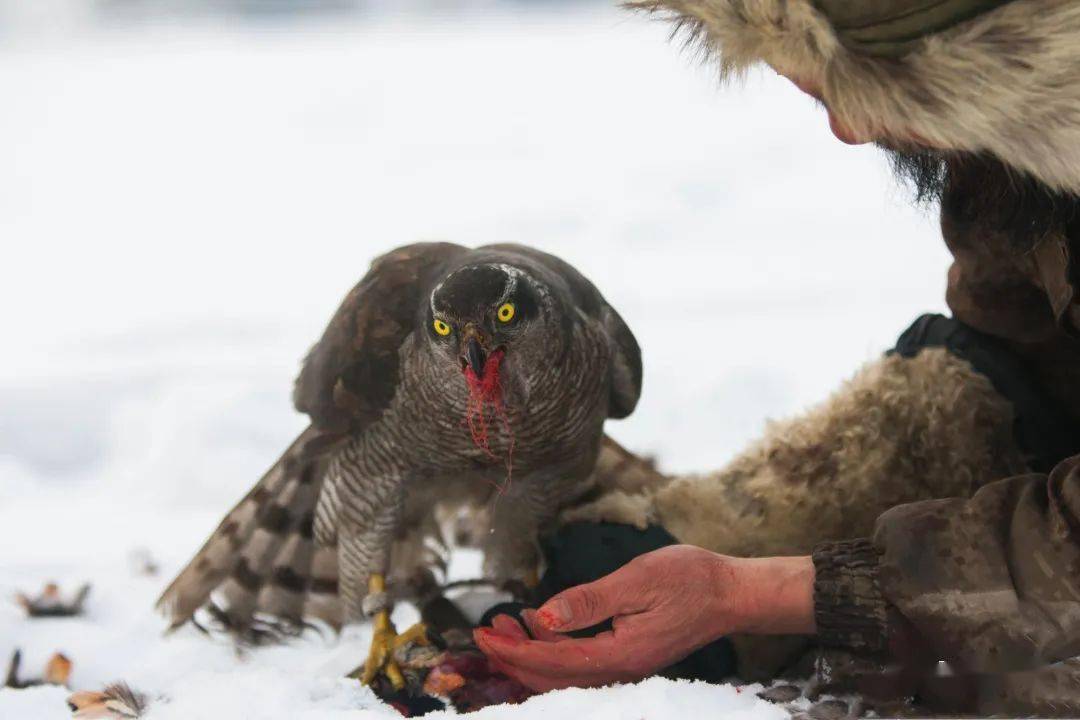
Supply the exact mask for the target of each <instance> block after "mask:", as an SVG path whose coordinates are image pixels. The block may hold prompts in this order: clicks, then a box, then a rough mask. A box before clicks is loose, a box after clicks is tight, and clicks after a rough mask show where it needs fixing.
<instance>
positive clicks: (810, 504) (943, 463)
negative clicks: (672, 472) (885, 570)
mask: <svg viewBox="0 0 1080 720" xmlns="http://www.w3.org/2000/svg"><path fill="white" fill-rule="evenodd" d="M1027 470H1028V468H1027V466H1026V465H1025V463H1024V461H1023V459H1022V455H1021V452H1020V450H1019V448H1018V447H1017V445H1016V441H1015V440H1014V437H1013V409H1012V405H1011V404H1010V403H1009V402H1008V401H1007V400H1005V399H1004V398H1003V397H1002V396H1001V395H999V394H998V393H997V392H996V391H995V390H994V388H993V386H992V385H991V384H990V381H989V380H987V379H986V378H985V377H984V376H983V375H980V374H979V373H977V372H975V371H974V370H973V369H972V368H971V366H970V365H969V364H968V363H967V362H966V361H964V360H960V359H958V358H956V357H954V356H952V355H949V354H948V353H947V352H946V351H945V350H942V349H927V350H923V351H922V352H921V353H919V355H917V356H916V357H914V358H910V359H906V358H903V357H900V356H899V355H891V356H887V357H884V358H882V359H880V360H875V361H873V362H870V363H868V364H867V365H865V366H864V367H863V368H862V369H861V370H859V372H858V373H856V375H855V376H854V377H853V378H851V379H850V380H849V381H847V382H846V383H844V385H843V386H841V387H840V389H839V390H837V391H836V392H835V393H834V394H833V395H832V396H831V397H830V398H828V399H827V400H826V401H825V402H823V403H821V404H820V405H818V406H817V407H814V408H812V409H811V410H809V411H808V412H806V413H805V414H803V415H801V416H798V417H795V418H792V419H789V420H785V421H780V422H772V423H770V424H769V425H768V427H767V429H766V431H765V434H764V436H763V437H762V438H761V439H760V440H758V441H756V442H754V443H753V444H752V445H751V446H750V447H748V448H747V449H746V450H745V451H744V452H742V453H741V454H740V455H738V456H737V457H735V459H733V460H732V461H731V462H730V463H728V464H727V465H726V466H725V467H723V468H721V469H720V470H717V471H715V472H711V473H704V474H697V475H683V476H667V475H664V474H662V473H660V472H658V471H657V470H656V469H655V468H654V467H653V466H652V464H651V462H650V461H647V460H642V459H635V457H634V456H633V455H631V454H630V453H628V452H627V451H625V450H622V449H621V448H618V447H617V446H615V445H614V444H613V443H609V444H607V445H605V447H604V449H603V451H602V453H601V455H600V459H599V460H598V463H597V469H596V472H595V475H596V479H597V480H598V484H599V485H600V486H601V487H602V488H604V491H603V492H602V493H601V494H600V495H599V496H598V497H596V496H594V497H595V499H593V500H592V501H590V502H589V503H587V504H584V505H580V506H577V507H574V508H571V509H569V510H567V511H565V512H564V513H563V517H562V520H563V521H564V522H571V521H582V520H589V521H601V520H602V521H609V522H621V523H627V524H632V525H636V526H638V527H644V526H646V525H648V524H658V525H661V526H663V527H664V528H666V529H667V530H668V531H669V532H670V533H671V534H672V535H674V536H675V537H676V538H677V539H678V540H679V541H680V542H684V543H689V544H692V545H697V546H700V547H704V548H707V549H709V550H712V551H714V552H720V553H725V554H730V555H738V556H744V557H754V556H769V555H806V554H809V553H810V552H811V551H812V550H813V548H814V546H815V545H817V544H818V543H820V542H823V541H827V540H842V539H852V538H858V537H866V536H869V535H870V534H871V533H872V531H873V527H874V521H875V520H876V519H877V517H878V515H880V514H881V513H883V512H885V511H886V510H888V509H889V508H892V507H894V506H896V505H901V504H904V503H909V502H914V501H917V500H926V499H932V498H943V497H956V496H970V495H971V494H973V493H974V491H975V490H976V489H977V488H979V487H980V486H981V485H983V484H985V483H988V482H992V481H994V480H998V479H1001V478H1003V477H1008V476H1010V475H1015V474H1018V473H1022V472H1026V471H1027ZM736 645H737V648H738V652H739V659H740V662H739V669H740V675H742V676H743V677H744V678H745V679H748V680H759V679H762V678H764V677H769V676H771V675H772V674H773V673H774V672H775V671H776V670H778V669H779V667H780V666H782V665H784V664H786V663H787V662H789V661H791V660H792V659H793V657H792V656H793V653H794V654H795V655H797V654H798V653H797V652H796V651H797V650H798V649H800V648H801V647H802V643H800V642H795V643H791V642H786V641H784V640H780V641H774V640H767V639H759V640H752V639H749V638H743V639H738V640H737V643H736Z"/></svg>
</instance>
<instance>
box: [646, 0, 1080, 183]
mask: <svg viewBox="0 0 1080 720" xmlns="http://www.w3.org/2000/svg"><path fill="white" fill-rule="evenodd" d="M628 5H629V6H630V7H633V8H638V9H644V10H647V11H652V12H658V13H661V14H663V15H665V16H668V17H670V19H672V20H673V21H674V22H675V23H676V25H677V30H685V31H688V32H689V33H690V35H691V37H692V38H693V39H695V40H696V41H699V42H700V43H701V44H702V45H703V47H704V48H705V50H706V51H707V52H708V53H709V54H710V55H712V56H713V57H715V58H716V59H717V60H718V61H719V64H720V68H721V71H722V73H723V74H724V75H725V76H727V75H732V74H739V73H741V72H742V71H744V70H745V69H747V68H749V67H750V66H752V65H754V64H756V63H757V62H760V61H764V62H766V63H768V64H769V65H771V66H772V67H773V68H775V69H776V70H777V71H778V72H781V73H783V74H784V75H787V76H788V77H790V78H792V79H794V80H797V81H799V82H800V83H805V84H806V85H808V86H813V87H817V88H820V90H821V93H822V97H823V99H824V101H825V102H826V104H827V105H828V106H829V109H830V111H831V112H832V113H833V114H834V115H836V117H837V118H838V119H839V120H840V121H842V122H843V123H844V124H845V125H846V126H847V127H848V128H850V129H851V130H852V131H853V132H854V133H855V134H856V135H859V136H864V137H909V138H910V137H916V138H919V140H920V141H921V142H923V143H924V144H928V145H931V146H934V147H939V148H948V149H953V150H962V151H968V152H981V153H989V154H991V155H994V156H995V157H997V158H999V159H1000V160H1002V161H1003V162H1005V163H1006V164H1007V165H1009V166H1010V167H1013V168H1015V169H1017V170H1020V171H1022V172H1025V173H1028V174H1030V175H1031V176H1033V177H1034V178H1036V179H1038V180H1041V181H1042V182H1044V183H1046V184H1047V185H1048V186H1050V187H1051V188H1053V189H1055V190H1061V191H1066V192H1072V193H1080V3H1076V2H1072V1H1071V0H1011V1H1009V0H942V1H939V2H926V0H815V1H814V2H811V1H810V0H634V1H633V2H630V3H628Z"/></svg>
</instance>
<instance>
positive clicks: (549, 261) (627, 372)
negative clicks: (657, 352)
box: [476, 243, 641, 419]
mask: <svg viewBox="0 0 1080 720" xmlns="http://www.w3.org/2000/svg"><path fill="white" fill-rule="evenodd" d="M485 251H489V252H494V253H500V254H501V253H506V254H509V255H516V256H518V257H519V258H526V259H527V260H528V261H529V262H530V263H531V264H534V265H538V266H540V267H541V268H543V269H544V270H546V271H547V272H548V274H549V276H553V277H555V278H559V279H561V280H562V282H563V284H564V286H565V288H566V290H567V291H568V292H569V294H570V302H571V304H572V305H573V306H575V307H576V308H577V309H578V310H580V311H581V312H582V313H584V314H585V315H587V316H588V317H591V318H593V319H594V320H596V321H597V322H598V323H600V325H601V326H602V327H603V328H604V329H605V330H606V331H607V336H608V342H609V344H610V347H611V365H610V366H609V368H608V372H609V373H610V374H611V378H610V379H611V395H610V397H609V398H608V417H611V418H616V419H618V418H624V417H626V416H627V415H629V414H630V413H632V412H633V411H634V407H635V406H636V405H637V401H638V398H639V397H640V396H641V348H640V347H638V344H637V339H635V338H634V334H633V333H632V332H630V328H629V326H627V324H626V322H625V321H624V320H623V319H622V317H621V316H620V315H619V313H618V312H617V311H616V310H615V308H613V307H611V305H609V304H608V302H607V300H605V299H604V296H603V295H601V294H600V291H599V290H597V289H596V286H595V285H593V284H592V283H591V282H590V281H589V279H588V278H586V277H585V276H584V275H582V274H581V273H580V272H578V270H577V268H575V267H574V266H573V265H571V264H570V263H568V262H566V261H565V260H562V259H560V258H557V257H555V256H554V255H549V254H548V253H546V252H542V251H540V250H537V249H535V248H531V247H526V246H524V245H514V244H509V243H508V244H499V245H485V246H484V247H480V248H477V249H476V252H477V253H483V252H485Z"/></svg>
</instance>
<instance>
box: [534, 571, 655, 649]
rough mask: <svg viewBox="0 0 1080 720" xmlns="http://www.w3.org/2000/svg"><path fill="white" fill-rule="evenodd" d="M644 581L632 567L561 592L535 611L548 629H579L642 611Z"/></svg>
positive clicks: (643, 605)
mask: <svg viewBox="0 0 1080 720" xmlns="http://www.w3.org/2000/svg"><path fill="white" fill-rule="evenodd" d="M644 581H645V579H644V578H642V577H641V576H640V573H638V572H637V570H636V568H635V567H633V564H632V563H631V564H630V565H624V566H623V567H621V568H619V569H618V570H616V571H615V572H613V573H611V574H610V575H605V576H604V577H602V578H600V579H599V580H597V581H595V582H591V583H587V584H585V585H578V586H577V587H572V588H570V589H569V590H564V591H562V592H561V593H559V594H558V595H556V596H555V597H553V598H551V599H550V600H548V601H547V602H546V603H544V604H543V606H541V607H540V609H539V610H538V611H537V617H539V619H540V622H541V623H543V624H544V625H545V626H546V627H547V628H548V629H549V630H559V631H563V632H565V631H567V630H581V629H582V628H587V627H590V626H592V625H596V624H597V623H600V622H603V621H604V620H607V619H608V618H610V617H613V616H615V615H621V614H626V613H634V612H640V611H641V610H643V609H645V599H644V597H643V594H644Z"/></svg>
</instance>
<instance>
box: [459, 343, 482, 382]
mask: <svg viewBox="0 0 1080 720" xmlns="http://www.w3.org/2000/svg"><path fill="white" fill-rule="evenodd" d="M464 359H465V361H466V362H467V363H468V364H469V367H470V368H472V371H473V374H474V375H476V377H478V378H482V377H484V363H485V361H486V360H487V355H486V354H485V353H484V348H483V347H482V346H481V345H480V341H479V340H477V339H476V337H470V338H469V339H468V340H467V341H466V342H465V358H464Z"/></svg>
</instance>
